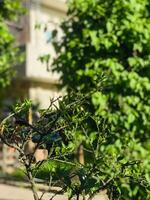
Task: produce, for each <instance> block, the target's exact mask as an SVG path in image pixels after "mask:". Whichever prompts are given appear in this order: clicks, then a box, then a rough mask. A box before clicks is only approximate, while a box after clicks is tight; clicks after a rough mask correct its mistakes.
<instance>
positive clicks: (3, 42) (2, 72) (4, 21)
mask: <svg viewBox="0 0 150 200" xmlns="http://www.w3.org/2000/svg"><path fill="white" fill-rule="evenodd" d="M21 13H23V8H22V6H21V1H19V0H13V1H12V0H2V1H0V88H3V87H4V86H6V85H8V84H9V83H10V80H11V79H12V76H13V75H14V69H13V67H14V65H15V64H16V62H17V61H19V60H20V58H19V54H18V48H17V47H16V44H15V38H14V36H13V35H12V33H11V31H10V28H11V27H10V26H9V25H8V24H9V22H14V21H16V20H17V19H18V17H19V15H21Z"/></svg>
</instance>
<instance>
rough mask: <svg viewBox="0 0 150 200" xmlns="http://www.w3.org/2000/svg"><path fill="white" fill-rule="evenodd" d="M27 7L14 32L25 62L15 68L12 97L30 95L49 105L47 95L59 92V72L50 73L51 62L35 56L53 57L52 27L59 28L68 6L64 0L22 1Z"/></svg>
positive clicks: (32, 98)
mask: <svg viewBox="0 0 150 200" xmlns="http://www.w3.org/2000/svg"><path fill="white" fill-rule="evenodd" d="M24 5H25V7H26V8H27V10H28V13H27V14H26V16H24V17H22V18H20V20H19V21H18V23H17V24H16V27H15V26H14V28H13V30H12V31H13V32H14V34H15V36H16V37H17V39H18V41H19V43H20V48H21V51H23V52H24V53H25V62H24V63H23V64H22V66H18V67H17V71H18V73H17V78H16V79H15V81H14V82H13V85H12V87H13V93H12V90H11V91H10V95H11V97H12V98H20V99H23V98H29V99H31V100H33V102H34V103H35V104H36V103H37V104H39V105H40V107H42V108H46V107H48V105H49V99H50V97H56V96H58V95H59V91H58V84H59V74H57V73H52V71H51V68H50V62H51V61H50V62H49V63H48V65H49V67H48V68H49V69H47V66H46V63H41V62H40V60H39V59H38V58H39V57H40V56H43V55H44V54H50V56H51V57H54V56H55V53H54V50H53V47H52V45H51V37H52V30H54V29H57V30H58V32H59V34H58V37H59V36H60V35H61V30H59V24H60V22H61V21H62V20H63V19H64V17H65V14H66V10H67V6H66V4H65V0H24Z"/></svg>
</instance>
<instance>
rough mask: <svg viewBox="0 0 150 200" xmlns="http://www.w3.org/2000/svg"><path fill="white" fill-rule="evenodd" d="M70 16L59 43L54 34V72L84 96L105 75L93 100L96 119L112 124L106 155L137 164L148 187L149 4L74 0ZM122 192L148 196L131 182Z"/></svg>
mask: <svg viewBox="0 0 150 200" xmlns="http://www.w3.org/2000/svg"><path fill="white" fill-rule="evenodd" d="M67 15H68V18H67V20H65V21H64V22H63V23H62V25H61V28H62V31H63V33H64V35H63V37H62V40H61V41H60V42H59V41H57V40H56V38H55V33H56V32H54V46H55V50H56V53H57V55H58V56H57V57H56V59H55V60H54V70H56V71H58V72H61V80H62V85H63V86H65V87H66V88H67V90H68V92H69V91H71V90H72V89H73V90H75V91H80V92H82V93H85V94H86V93H87V92H88V91H89V90H90V88H96V87H97V84H98V83H99V82H100V77H102V76H105V77H106V79H107V80H106V83H105V87H103V90H102V91H98V92H95V93H94V94H92V96H91V102H92V105H93V106H94V110H95V114H96V116H98V117H102V118H104V119H106V120H107V121H108V123H110V124H111V134H112V136H111V138H110V139H109V140H108V141H107V145H106V146H105V154H107V155H111V156H112V160H113V161H114V162H115V160H116V162H125V160H126V162H129V161H131V160H139V161H140V162H141V163H142V168H141V171H139V168H140V167H139V166H138V165H135V166H134V170H135V171H136V172H137V173H136V174H137V175H139V174H140V175H141V176H144V177H145V178H146V180H147V181H148V182H149V183H150V163H149V160H150V159H149V158H150V145H149V144H150V120H149V119H150V101H149V95H150V73H149V72H150V2H149V1H148V0H144V1H143V0H109V1H103V0H87V1H84V0H70V1H69V10H68V13H67ZM119 155H120V156H119ZM110 168H111V166H110ZM134 170H133V171H134ZM124 180H125V179H124ZM124 180H123V179H122V180H121V181H123V182H124ZM126 190H127V191H128V192H124V191H126ZM120 192H121V195H122V199H131V198H133V197H134V198H136V199H137V198H139V199H140V198H142V199H144V198H145V199H148V198H149V197H147V196H146V192H145V195H144V197H143V193H142V190H140V185H139V184H137V185H136V184H135V185H134V184H132V183H131V182H130V181H129V182H126V183H123V184H122V186H121V190H120ZM136 195H137V196H136ZM140 196H141V197H140Z"/></svg>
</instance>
